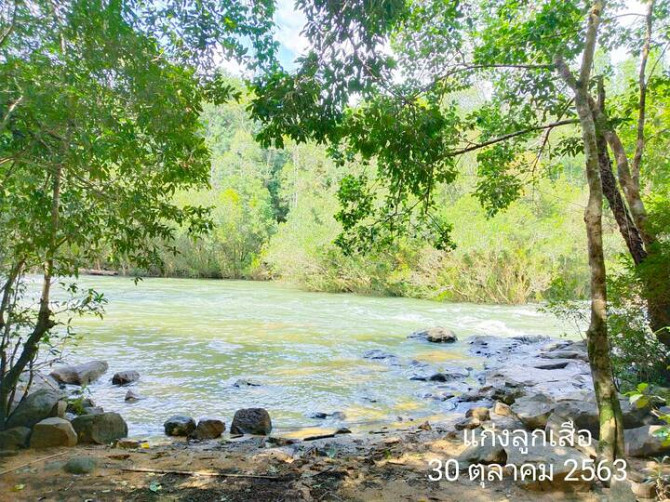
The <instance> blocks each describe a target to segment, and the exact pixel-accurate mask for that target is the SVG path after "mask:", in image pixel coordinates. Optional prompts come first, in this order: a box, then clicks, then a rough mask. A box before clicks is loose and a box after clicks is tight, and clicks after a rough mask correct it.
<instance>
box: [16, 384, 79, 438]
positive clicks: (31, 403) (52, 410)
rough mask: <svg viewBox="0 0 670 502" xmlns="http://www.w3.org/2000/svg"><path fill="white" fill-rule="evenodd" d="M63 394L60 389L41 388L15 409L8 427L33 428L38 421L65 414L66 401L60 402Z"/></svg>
mask: <svg viewBox="0 0 670 502" xmlns="http://www.w3.org/2000/svg"><path fill="white" fill-rule="evenodd" d="M62 398H63V396H62V394H61V393H60V392H59V391H55V390H51V389H40V390H38V391H36V392H33V393H32V394H29V395H28V397H26V398H25V399H24V400H23V401H21V403H19V405H18V406H17V407H16V408H15V409H14V412H13V413H12V414H11V415H10V416H9V419H8V420H7V424H6V426H5V427H6V428H7V429H11V428H12V427H29V428H32V427H33V426H34V425H35V424H36V423H37V422H40V421H42V420H44V419H45V418H49V417H55V416H59V415H60V416H61V417H62V416H63V413H65V406H66V405H65V403H63V404H60V401H61V400H62Z"/></svg>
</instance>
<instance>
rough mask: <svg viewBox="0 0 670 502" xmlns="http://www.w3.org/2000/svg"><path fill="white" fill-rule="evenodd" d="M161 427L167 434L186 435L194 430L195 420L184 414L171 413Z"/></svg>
mask: <svg viewBox="0 0 670 502" xmlns="http://www.w3.org/2000/svg"><path fill="white" fill-rule="evenodd" d="M163 427H164V428H165V434H166V435H167V436H188V435H189V434H191V433H192V432H193V431H194V430H195V420H193V418H191V417H189V416H186V415H173V416H171V417H170V418H168V419H167V420H166V421H165V423H164V424H163Z"/></svg>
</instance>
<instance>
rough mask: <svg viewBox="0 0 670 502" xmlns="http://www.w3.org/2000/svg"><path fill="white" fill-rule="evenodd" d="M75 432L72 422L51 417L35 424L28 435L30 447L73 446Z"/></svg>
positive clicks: (75, 441) (75, 436) (75, 439)
mask: <svg viewBox="0 0 670 502" xmlns="http://www.w3.org/2000/svg"><path fill="white" fill-rule="evenodd" d="M76 444H77V433H76V432H75V431H74V428H73V427H72V424H71V423H70V422H68V421H67V420H65V419H64V418H58V417H51V418H45V419H44V420H42V421H40V422H38V423H37V424H35V427H33V432H32V434H31V435H30V447H31V448H52V447H56V446H74V445H76Z"/></svg>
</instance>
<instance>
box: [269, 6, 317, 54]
mask: <svg viewBox="0 0 670 502" xmlns="http://www.w3.org/2000/svg"><path fill="white" fill-rule="evenodd" d="M275 22H276V24H277V33H276V35H275V38H276V39H277V41H278V42H279V43H280V44H281V45H282V46H283V47H284V48H286V49H287V50H289V51H290V52H292V53H293V55H294V57H297V56H300V55H302V54H304V53H305V52H306V51H307V49H308V48H309V41H308V40H307V38H305V37H304V36H303V35H301V32H302V29H303V27H304V26H305V23H306V22H307V19H306V18H305V15H304V14H303V13H302V11H300V10H298V9H297V8H296V6H295V2H294V1H293V0H277V10H276V12H275Z"/></svg>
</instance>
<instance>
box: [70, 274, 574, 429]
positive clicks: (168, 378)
mask: <svg viewBox="0 0 670 502" xmlns="http://www.w3.org/2000/svg"><path fill="white" fill-rule="evenodd" d="M81 284H82V285H83V286H85V287H94V288H96V289H97V290H99V291H101V292H104V294H105V296H106V297H107V298H108V300H109V305H108V306H107V308H106V315H105V318H104V320H99V319H94V318H81V319H76V321H75V323H76V324H75V326H76V329H77V331H78V333H79V334H81V335H82V338H81V340H80V342H79V344H78V345H77V346H76V347H74V348H72V349H70V351H71V352H72V356H71V357H70V358H69V361H71V362H83V361H86V360H91V359H104V360H106V361H107V362H108V363H109V372H108V373H107V374H106V375H104V376H103V378H102V379H101V380H100V381H98V382H96V383H94V384H92V385H91V386H90V387H89V389H88V390H89V391H90V392H91V394H92V397H93V398H94V400H95V401H96V403H97V404H98V405H100V406H103V407H104V408H105V410H106V411H117V412H119V413H121V414H122V415H123V417H124V418H125V419H126V421H127V422H128V424H129V427H130V435H131V436H135V437H138V436H145V437H158V436H160V435H161V434H162V424H163V422H164V421H165V419H166V418H168V417H169V416H170V415H173V414H176V413H185V414H188V415H191V416H194V417H195V418H196V419H197V418H198V417H200V416H208V417H214V418H222V419H223V420H224V421H225V422H226V423H227V424H228V425H229V424H230V421H231V420H232V416H233V414H234V412H235V410H236V409H239V408H247V407H264V408H266V409H267V410H268V411H269V412H270V414H271V416H272V420H273V423H274V427H275V430H276V431H279V432H284V433H290V431H296V430H299V429H304V428H308V427H329V426H330V427H334V426H346V427H349V428H351V429H354V428H357V429H365V428H370V427H378V426H379V424H382V423H391V422H396V421H398V419H399V418H400V419H402V420H408V419H414V420H425V419H427V418H431V419H433V418H435V416H445V415H447V414H448V413H449V411H450V409H451V408H450V406H449V404H448V403H445V402H444V401H441V400H436V399H429V398H426V395H428V394H431V393H433V392H435V391H436V383H435V382H422V381H414V380H410V377H411V376H412V375H413V374H416V373H417V368H418V367H420V365H421V363H427V365H428V366H427V368H423V369H422V371H440V370H443V371H447V372H448V371H449V369H450V368H451V369H453V368H455V367H461V368H466V367H475V368H477V366H481V364H482V361H481V360H479V359H476V358H473V357H472V356H470V355H469V354H468V344H467V339H468V337H470V336H473V335H497V336H504V337H506V336H517V335H546V336H555V337H557V336H560V335H561V334H563V332H564V331H565V330H564V329H563V326H562V325H561V324H560V323H559V322H558V321H557V320H556V319H554V318H553V317H551V316H550V315H548V314H543V313H540V312H538V311H537V308H536V307H535V306H495V305H474V304H445V303H436V302H431V301H423V300H413V299H407V298H377V297H367V296H359V295H353V294H327V293H310V292H304V291H299V290H296V289H292V288H290V287H286V286H284V285H281V284H276V283H268V282H243V281H220V280H189V279H145V280H143V281H141V282H139V284H137V285H135V284H134V282H133V281H132V280H131V279H128V278H121V277H83V278H82V280H81ZM432 326H446V327H449V328H451V329H453V330H454V332H456V333H457V335H458V337H459V341H458V342H456V343H455V344H448V345H446V344H432V343H427V342H424V341H420V340H416V339H408V338H407V336H408V335H409V334H410V333H412V332H413V331H415V330H419V329H422V328H427V327H432ZM372 349H379V350H382V351H384V352H388V353H392V354H395V355H397V356H398V361H400V362H401V364H389V362H388V361H385V360H369V359H365V358H363V354H364V353H365V352H366V351H369V350H372ZM412 361H415V362H414V363H412ZM122 370H137V371H139V372H140V374H141V378H140V380H139V382H137V383H136V384H134V385H132V386H131V387H130V388H132V390H133V391H135V392H137V393H138V394H140V395H142V396H143V397H144V399H142V400H140V401H137V402H134V403H126V402H125V401H124V396H125V394H126V392H127V391H128V387H115V386H112V385H111V382H110V379H111V376H112V375H113V374H114V372H116V371H122ZM242 379H243V380H248V381H251V382H253V383H257V384H259V385H258V386H247V385H241V386H239V387H236V386H235V385H234V384H235V382H236V381H237V380H242ZM335 411H340V412H343V413H344V414H345V416H346V418H344V419H343V420H342V419H339V420H335V419H332V418H329V419H326V420H319V419H314V418H310V415H311V414H313V413H315V412H323V413H332V412H335Z"/></svg>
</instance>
